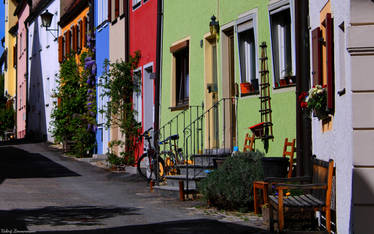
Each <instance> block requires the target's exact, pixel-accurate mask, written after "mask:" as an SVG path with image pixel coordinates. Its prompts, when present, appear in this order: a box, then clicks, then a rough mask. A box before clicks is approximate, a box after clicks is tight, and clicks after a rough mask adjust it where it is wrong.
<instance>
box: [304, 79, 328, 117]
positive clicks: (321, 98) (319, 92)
mask: <svg viewBox="0 0 374 234" xmlns="http://www.w3.org/2000/svg"><path fill="white" fill-rule="evenodd" d="M299 103H300V107H301V108H302V109H304V110H306V111H307V113H308V114H309V113H311V112H312V113H313V117H317V118H318V119H319V120H322V119H326V118H328V116H329V112H328V110H327V90H326V86H321V85H316V86H313V88H311V89H310V90H309V92H302V93H301V94H300V96H299Z"/></svg>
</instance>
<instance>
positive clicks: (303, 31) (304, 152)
mask: <svg viewBox="0 0 374 234" xmlns="http://www.w3.org/2000/svg"><path fill="white" fill-rule="evenodd" d="M308 6H309V0H300V1H295V13H296V17H295V33H296V149H297V167H296V174H297V175H298V176H303V175H305V176H307V175H311V172H312V168H311V166H312V165H311V157H312V128H311V120H310V119H309V118H306V117H305V116H304V115H303V112H302V110H301V108H300V103H299V102H298V97H299V95H300V94H301V93H302V92H303V91H308V90H309V88H310V48H309V24H308V18H309V7H308Z"/></svg>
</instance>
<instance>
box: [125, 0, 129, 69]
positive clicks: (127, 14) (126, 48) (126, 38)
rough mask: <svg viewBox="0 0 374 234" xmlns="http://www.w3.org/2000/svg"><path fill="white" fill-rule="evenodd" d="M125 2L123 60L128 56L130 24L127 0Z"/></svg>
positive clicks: (126, 60) (127, 58)
mask: <svg viewBox="0 0 374 234" xmlns="http://www.w3.org/2000/svg"><path fill="white" fill-rule="evenodd" d="M125 4H126V16H125V20H126V21H125V62H128V61H129V56H130V41H129V39H130V35H129V27H130V26H129V25H130V13H129V0H126V1H125Z"/></svg>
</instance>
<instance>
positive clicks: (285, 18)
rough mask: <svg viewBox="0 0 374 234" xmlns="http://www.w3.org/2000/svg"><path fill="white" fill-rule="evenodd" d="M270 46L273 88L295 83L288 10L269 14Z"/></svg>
mask: <svg viewBox="0 0 374 234" xmlns="http://www.w3.org/2000/svg"><path fill="white" fill-rule="evenodd" d="M270 14H271V15H270V28H271V45H272V54H273V69H274V87H276V88H277V87H282V86H288V85H292V84H294V83H295V74H294V68H293V60H292V57H293V55H292V50H293V49H292V39H291V25H292V24H291V14H290V9H289V8H288V9H285V10H282V11H277V12H275V13H272V12H270Z"/></svg>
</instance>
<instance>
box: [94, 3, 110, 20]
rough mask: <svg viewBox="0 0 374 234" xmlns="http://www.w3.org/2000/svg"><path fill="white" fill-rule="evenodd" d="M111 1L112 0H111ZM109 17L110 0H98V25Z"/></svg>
mask: <svg viewBox="0 0 374 234" xmlns="http://www.w3.org/2000/svg"><path fill="white" fill-rule="evenodd" d="M109 1H110V0H109ZM107 19H108V0H98V1H97V25H98V26H99V25H101V24H102V23H104V22H105V21H106V20H107Z"/></svg>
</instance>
